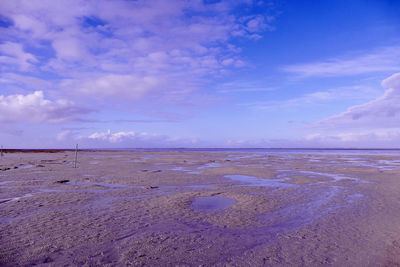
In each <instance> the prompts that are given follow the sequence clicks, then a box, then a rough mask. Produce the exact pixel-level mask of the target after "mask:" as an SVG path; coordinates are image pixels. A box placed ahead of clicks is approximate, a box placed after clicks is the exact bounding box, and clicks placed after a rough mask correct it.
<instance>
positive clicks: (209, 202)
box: [192, 196, 236, 211]
mask: <svg viewBox="0 0 400 267" xmlns="http://www.w3.org/2000/svg"><path fill="white" fill-rule="evenodd" d="M235 202H236V200H234V199H231V198H227V197H219V196H213V197H196V198H195V199H194V200H193V202H192V208H193V209H195V210H200V211H216V210H224V209H227V208H229V207H230V206H231V205H233V204H234V203H235Z"/></svg>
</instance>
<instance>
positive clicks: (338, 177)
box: [298, 171, 360, 182]
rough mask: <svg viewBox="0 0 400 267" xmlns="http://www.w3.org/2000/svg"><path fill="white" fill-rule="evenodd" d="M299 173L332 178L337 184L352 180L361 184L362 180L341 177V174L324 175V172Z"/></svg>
mask: <svg viewBox="0 0 400 267" xmlns="http://www.w3.org/2000/svg"><path fill="white" fill-rule="evenodd" d="M298 172H299V173H304V174H311V175H317V176H323V177H329V178H332V179H333V180H334V181H335V182H339V181H341V180H352V181H357V182H360V179H358V178H354V177H347V176H344V175H341V174H334V173H322V172H313V171H298Z"/></svg>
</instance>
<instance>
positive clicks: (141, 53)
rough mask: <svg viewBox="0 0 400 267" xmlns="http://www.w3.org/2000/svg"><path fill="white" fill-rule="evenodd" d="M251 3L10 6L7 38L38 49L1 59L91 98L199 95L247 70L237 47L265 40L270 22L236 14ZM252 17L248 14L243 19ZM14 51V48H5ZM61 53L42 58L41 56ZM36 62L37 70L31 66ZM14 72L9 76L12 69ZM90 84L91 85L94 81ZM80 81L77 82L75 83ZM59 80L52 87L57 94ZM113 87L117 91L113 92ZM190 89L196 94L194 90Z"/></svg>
mask: <svg viewBox="0 0 400 267" xmlns="http://www.w3.org/2000/svg"><path fill="white" fill-rule="evenodd" d="M254 4H255V3H253V2H252V1H245V0H243V1H219V2H217V3H205V2H204V1H185V0H175V1H170V0H156V1H145V0H139V1H125V0H115V1H105V0H101V1H84V0H70V1H67V0H60V1H48V0H32V1H22V0H4V1H2V2H1V4H0V5H1V8H0V15H2V16H4V17H6V18H8V19H10V20H11V21H13V26H11V27H9V28H5V29H3V30H2V31H3V32H4V33H5V36H13V38H10V39H12V40H14V39H15V38H16V37H18V39H19V40H22V41H21V42H23V43H24V44H28V45H29V46H31V47H33V48H35V49H31V50H29V51H35V52H34V53H33V52H32V53H33V54H29V53H27V52H24V51H23V49H22V48H21V44H14V45H19V46H20V48H21V49H22V50H21V49H20V50H18V51H17V52H18V53H17V52H16V53H17V54H18V55H16V53H14V54H13V55H12V57H10V56H9V55H8V56H6V57H3V58H0V61H3V62H8V63H7V64H11V65H12V64H14V65H18V66H19V68H20V69H21V70H23V71H31V69H30V68H33V69H32V71H35V72H36V74H38V73H39V75H36V77H38V78H39V76H40V74H43V71H45V72H46V73H49V72H50V73H53V74H56V76H58V77H57V78H59V79H65V81H64V82H63V83H62V84H63V85H65V84H68V83H70V85H71V86H70V87H68V88H65V87H64V91H68V92H69V93H75V95H81V94H82V93H84V94H86V95H87V96H95V97H104V98H106V99H107V101H109V97H122V98H125V97H126V98H128V99H131V100H135V99H141V98H143V97H145V96H149V95H150V93H158V92H161V94H160V96H159V98H162V96H163V92H165V91H174V92H177V91H180V92H181V94H178V95H180V97H181V96H182V95H183V94H186V95H187V94H188V93H193V89H195V88H198V87H201V86H202V82H201V81H202V78H204V77H206V78H208V76H209V75H220V74H221V73H224V71H225V70H227V69H229V68H237V67H242V66H244V65H245V63H244V62H243V61H242V60H241V59H240V58H239V56H238V55H237V53H239V52H240V48H237V47H233V46H232V44H230V42H231V40H232V38H234V37H235V36H236V35H237V34H235V32H240V36H241V37H243V38H248V39H251V38H255V34H256V35H257V36H258V37H259V36H260V34H262V32H263V31H265V30H268V29H269V28H268V26H269V23H270V21H271V18H270V17H267V16H266V15H265V14H261V12H259V13H260V14H255V15H252V16H244V15H238V13H237V12H234V10H235V8H236V7H237V6H238V5H245V6H248V7H250V6H252V5H254ZM242 13H245V12H242ZM6 50H9V49H6ZM44 50H46V51H52V52H54V53H47V54H43V53H41V52H40V51H44ZM32 62H35V65H32V64H31V63H32ZM8 71H9V70H8ZM88 77H89V78H88ZM72 81H73V83H71V82H72ZM57 82H58V81H55V80H54V82H53V86H54V88H58V84H57ZM110 82H112V83H114V84H115V85H114V86H111V85H110V84H109V83H110ZM188 88H189V90H188Z"/></svg>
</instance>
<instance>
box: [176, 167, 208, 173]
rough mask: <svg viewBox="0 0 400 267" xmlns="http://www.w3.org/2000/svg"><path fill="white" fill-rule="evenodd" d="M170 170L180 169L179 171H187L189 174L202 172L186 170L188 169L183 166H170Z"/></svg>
mask: <svg viewBox="0 0 400 267" xmlns="http://www.w3.org/2000/svg"><path fill="white" fill-rule="evenodd" d="M170 170H171V171H181V172H186V173H189V174H201V173H203V172H202V171H192V170H188V169H185V168H184V167H174V168H172V169H170Z"/></svg>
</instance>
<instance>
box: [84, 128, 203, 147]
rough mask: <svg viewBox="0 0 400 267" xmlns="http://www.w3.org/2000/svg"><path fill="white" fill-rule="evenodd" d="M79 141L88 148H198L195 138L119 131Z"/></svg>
mask: <svg viewBox="0 0 400 267" xmlns="http://www.w3.org/2000/svg"><path fill="white" fill-rule="evenodd" d="M77 140H78V141H79V142H80V143H81V144H83V145H85V146H88V147H181V146H188V147H190V146H196V145H197V144H199V143H200V141H199V140H197V139H195V138H180V137H170V136H167V135H162V134H155V133H146V132H135V131H119V132H114V133H113V132H111V131H110V130H107V131H105V132H95V133H92V134H90V135H88V136H79V137H77Z"/></svg>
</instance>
